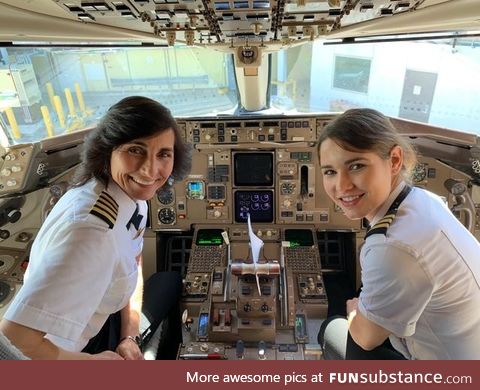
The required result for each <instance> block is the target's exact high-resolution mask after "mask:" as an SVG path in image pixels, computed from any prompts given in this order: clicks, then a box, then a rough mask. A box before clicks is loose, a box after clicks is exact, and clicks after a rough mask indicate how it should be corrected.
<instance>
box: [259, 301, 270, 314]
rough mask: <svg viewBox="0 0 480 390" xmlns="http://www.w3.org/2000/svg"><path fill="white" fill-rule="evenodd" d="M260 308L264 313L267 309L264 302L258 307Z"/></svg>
mask: <svg viewBox="0 0 480 390" xmlns="http://www.w3.org/2000/svg"><path fill="white" fill-rule="evenodd" d="M260 310H262V311H263V312H264V313H266V312H267V311H268V305H267V304H266V303H264V304H263V305H262V307H261V308H260Z"/></svg>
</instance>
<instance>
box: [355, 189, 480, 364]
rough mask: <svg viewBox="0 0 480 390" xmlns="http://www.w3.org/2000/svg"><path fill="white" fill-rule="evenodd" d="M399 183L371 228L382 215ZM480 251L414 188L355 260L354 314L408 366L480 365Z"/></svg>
mask: <svg viewBox="0 0 480 390" xmlns="http://www.w3.org/2000/svg"><path fill="white" fill-rule="evenodd" d="M404 185H405V184H404V183H402V184H400V185H399V186H398V187H397V188H396V189H395V190H394V191H393V192H392V194H391V195H390V197H389V198H388V200H387V201H386V202H385V205H384V206H383V207H382V209H381V210H379V212H378V213H377V215H376V217H375V218H374V220H373V221H372V225H374V224H375V223H376V222H377V221H378V220H379V219H381V218H382V217H383V215H384V214H385V213H386V211H387V210H388V208H389V206H390V205H391V204H392V203H393V201H394V199H395V198H396V196H397V195H398V194H399V193H400V191H401V190H402V188H403V186H404ZM479 253H480V244H479V242H478V241H477V240H476V238H475V237H474V236H473V235H472V234H470V232H469V231H468V230H467V229H465V228H464V226H463V225H462V224H461V223H460V222H459V221H458V220H457V219H456V218H455V216H454V215H453V214H452V213H451V212H450V210H449V209H448V207H447V206H446V205H445V203H444V202H443V201H442V200H441V198H439V197H438V196H436V195H434V194H432V193H430V192H428V191H425V190H422V189H419V188H413V189H412V191H411V192H410V194H409V195H408V196H407V197H406V198H405V199H404V201H403V202H402V203H401V205H400V207H399V209H398V213H397V215H396V217H395V219H394V220H393V222H392V224H391V225H390V227H389V228H388V230H387V233H386V236H384V235H382V234H374V235H371V236H370V237H368V238H367V240H366V242H365V245H364V246H363V248H362V250H361V254H360V261H361V266H362V282H363V289H362V292H361V294H360V297H359V305H358V309H359V310H360V312H361V313H362V314H363V315H364V316H365V317H366V318H368V319H369V320H371V321H372V322H375V323H376V324H378V325H380V326H382V327H383V328H385V329H387V330H389V331H391V332H392V334H393V335H392V336H390V340H391V341H392V344H393V346H394V347H395V348H396V349H397V350H399V351H400V352H402V353H403V354H404V355H405V356H406V357H407V358H410V359H480V310H479V303H480V255H479Z"/></svg>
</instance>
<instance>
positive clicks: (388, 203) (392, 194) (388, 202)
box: [370, 180, 407, 226]
mask: <svg viewBox="0 0 480 390" xmlns="http://www.w3.org/2000/svg"><path fill="white" fill-rule="evenodd" d="M406 185H407V183H405V181H403V180H402V181H401V182H400V183H399V184H398V185H397V186H396V187H395V188H394V189H393V191H392V192H390V195H388V198H387V200H386V201H385V202H384V203H383V205H382V207H380V209H379V210H378V211H377V213H376V214H375V216H374V217H373V220H372V221H371V222H370V226H373V225H375V224H376V223H377V222H378V221H379V220H380V219H382V218H383V217H384V216H385V213H386V212H387V211H388V209H389V208H390V206H391V205H392V203H393V202H394V201H395V199H396V198H397V196H398V194H400V192H402V190H403V188H404V187H405V186H406Z"/></svg>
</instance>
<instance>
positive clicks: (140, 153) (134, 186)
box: [110, 128, 175, 200]
mask: <svg viewBox="0 0 480 390" xmlns="http://www.w3.org/2000/svg"><path fill="white" fill-rule="evenodd" d="M174 145H175V133H174V131H173V130H172V129H170V128H169V129H166V130H164V131H163V132H161V133H159V134H157V135H153V136H151V137H147V138H139V139H136V140H133V141H132V142H129V143H127V144H124V145H122V146H120V147H118V148H116V149H115V150H114V151H113V152H112V158H111V161H110V166H111V170H112V179H113V180H114V181H115V182H116V183H117V184H118V185H119V186H120V187H121V188H122V190H123V191H125V193H127V194H128V196H130V197H131V198H132V199H138V200H149V199H151V198H152V197H153V196H154V195H155V193H156V192H157V190H158V189H159V188H160V187H162V186H163V185H164V184H165V182H166V181H167V179H168V178H169V177H170V174H171V173H172V170H173V160H174Z"/></svg>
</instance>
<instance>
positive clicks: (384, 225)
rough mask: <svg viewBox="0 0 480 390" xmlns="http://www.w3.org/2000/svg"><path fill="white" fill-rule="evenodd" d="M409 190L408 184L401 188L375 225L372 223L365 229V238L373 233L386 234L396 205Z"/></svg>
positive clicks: (395, 212)
mask: <svg viewBox="0 0 480 390" xmlns="http://www.w3.org/2000/svg"><path fill="white" fill-rule="evenodd" d="M411 190H412V187H410V186H408V185H407V186H405V187H404V188H403V190H402V191H401V192H400V193H399V194H398V196H397V197H396V198H395V200H394V201H393V203H392V205H391V206H390V208H389V209H388V211H387V213H386V214H385V216H384V217H383V218H382V219H381V220H380V221H378V222H377V223H376V224H375V225H373V226H372V227H371V228H369V229H368V230H367V234H365V240H366V239H367V238H368V237H370V236H373V235H374V234H383V235H384V236H386V235H387V230H388V228H389V227H390V225H391V224H392V222H393V220H394V219H395V216H396V215H397V211H398V207H399V206H400V204H401V203H402V202H403V200H404V199H405V198H406V197H407V195H408V194H409V193H410V191H411Z"/></svg>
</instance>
